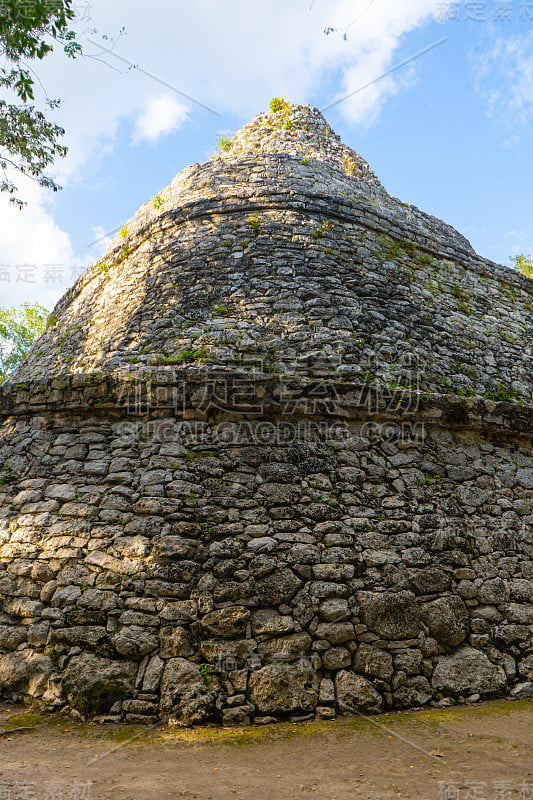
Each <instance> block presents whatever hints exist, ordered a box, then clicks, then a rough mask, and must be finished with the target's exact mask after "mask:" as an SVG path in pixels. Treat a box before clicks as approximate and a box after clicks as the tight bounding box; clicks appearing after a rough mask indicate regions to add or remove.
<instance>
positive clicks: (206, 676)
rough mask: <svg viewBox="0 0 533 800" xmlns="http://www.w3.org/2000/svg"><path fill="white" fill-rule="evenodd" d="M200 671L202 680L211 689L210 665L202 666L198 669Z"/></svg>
mask: <svg viewBox="0 0 533 800" xmlns="http://www.w3.org/2000/svg"><path fill="white" fill-rule="evenodd" d="M198 671H199V673H200V675H201V676H202V678H203V679H204V683H205V685H206V686H207V688H209V684H210V683H211V675H210V674H209V664H200V666H199V667H198Z"/></svg>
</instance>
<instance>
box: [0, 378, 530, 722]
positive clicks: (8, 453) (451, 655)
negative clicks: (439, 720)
mask: <svg viewBox="0 0 533 800" xmlns="http://www.w3.org/2000/svg"><path fill="white" fill-rule="evenodd" d="M227 381H228V376H227V375H226V376H224V377H223V378H222V377H221V376H220V374H219V375H218V376H217V375H216V374H213V375H210V376H209V375H206V374H200V372H199V373H198V374H197V376H196V378H195V377H194V376H193V374H192V373H191V371H188V372H187V373H186V375H185V376H184V377H182V378H181V379H180V380H179V381H178V380H176V375H175V374H174V373H172V374H171V373H168V374H166V375H165V373H164V371H162V372H161V374H160V375H159V380H155V379H154V380H153V381H152V383H150V382H149V381H147V380H142V381H139V383H135V382H134V381H133V382H130V383H128V382H127V381H126V382H125V383H124V381H122V382H120V381H117V380H111V379H110V378H107V379H106V378H98V377H93V378H87V377H85V378H82V377H81V376H79V377H76V376H75V377H73V378H72V377H71V378H67V379H65V380H64V381H63V382H61V381H60V380H57V382H56V385H51V386H49V387H45V386H44V385H41V386H38V385H35V384H33V385H30V384H25V385H22V384H19V386H18V389H15V388H11V389H10V388H7V389H4V391H3V393H2V394H1V408H2V413H3V422H2V424H1V426H0V600H1V603H2V605H1V610H0V654H1V655H0V696H1V697H2V698H3V699H20V698H22V697H27V698H32V699H35V700H36V701H38V702H39V703H44V704H48V705H50V706H52V707H59V706H61V705H63V704H68V705H70V706H71V707H73V708H75V709H78V710H79V711H81V712H82V713H86V714H99V715H103V716H105V717H109V718H112V719H116V720H118V719H125V720H126V721H129V722H135V721H139V720H142V721H147V722H149V721H153V720H155V719H156V718H160V717H163V718H166V717H168V716H170V717H173V718H176V719H178V720H179V721H180V722H182V723H184V724H196V723H202V722H206V721H216V722H223V723H225V724H240V723H246V722H248V721H252V720H255V721H264V720H265V719H266V718H270V717H272V718H276V719H283V718H287V717H290V718H300V717H306V716H308V715H311V714H318V715H319V716H321V717H331V716H333V715H335V714H336V713H346V712H347V713H349V712H354V711H357V712H365V713H366V712H378V711H381V710H384V709H388V708H396V709H403V708H410V707H415V706H421V705H425V704H429V703H436V704H438V705H442V704H448V703H452V702H462V701H464V700H466V699H468V698H472V697H492V696H501V695H505V694H507V693H508V692H509V691H510V690H511V689H512V687H514V686H516V685H517V684H518V685H520V684H522V683H524V682H526V681H527V680H528V679H529V678H530V677H532V675H533V635H532V634H533V558H532V554H533V534H532V522H533V454H532V452H531V441H530V430H531V412H530V410H527V409H525V408H523V409H522V411H521V412H520V410H519V409H517V408H516V407H513V406H511V405H510V404H507V403H499V404H496V403H494V402H489V401H483V400H480V399H473V398H472V399H470V398H442V397H440V398H439V397H437V396H434V397H429V396H420V395H417V396H416V398H415V399H416V402H413V396H412V395H410V396H409V399H410V403H411V404H410V405H409V404H406V402H405V401H406V397H405V393H402V392H396V394H395V393H394V392H392V393H390V395H389V396H388V398H386V397H385V395H384V394H383V393H380V394H379V396H377V397H374V396H373V393H372V387H371V386H370V387H368V392H367V393H365V394H364V395H361V394H357V393H356V392H354V388H353V386H351V387H350V386H347V385H346V384H345V383H343V382H339V383H338V385H337V386H336V390H335V391H334V389H335V387H334V386H333V384H332V385H330V386H329V387H328V392H329V394H328V395H327V396H326V395H325V394H324V392H323V391H322V394H320V395H319V389H320V387H322V390H323V384H320V383H318V382H317V383H316V385H313V384H312V383H310V382H309V381H308V382H307V383H305V384H302V385H299V386H297V387H296V386H295V385H294V383H293V385H292V389H293V394H292V399H293V401H294V397H295V396H298V397H299V402H298V404H297V410H295V407H294V406H292V407H291V408H290V409H287V407H284V406H283V404H282V403H281V400H280V397H283V396H284V394H283V392H282V391H281V389H282V388H283V389H284V391H286V386H283V380H282V377H281V376H272V375H263V376H256V377H255V378H254V379H253V380H252V381H250V380H249V379H248V383H247V384H246V391H245V392H244V388H243V379H242V376H236V377H235V384H236V386H237V387H238V388H239V391H240V392H241V395H240V397H241V402H240V404H239V402H238V401H237V396H236V395H235V394H233V395H232V396H231V398H229V399H228V396H227V395H226V397H225V403H226V406H225V407H224V408H221V400H220V395H221V386H220V385H217V382H218V383H220V382H223V383H224V384H225V385H226V387H227ZM206 387H209V388H206ZM297 389H298V390H299V395H298V392H297V391H296V390H297ZM243 392H244V394H243ZM243 396H244V397H245V398H246V404H247V407H246V408H245V407H244V406H243V400H242V397H243ZM318 396H320V402H319V404H318V406H317V399H316V398H317V397H318ZM177 398H179V403H178V402H177ZM394 398H396V400H397V401H398V402H392V401H393V400H394ZM304 400H305V402H303V401H304ZM252 401H253V402H252ZM333 401H334V402H333ZM332 402H333V405H331V408H330V407H329V405H328V403H332ZM257 404H260V406H261V407H260V409H258V408H257ZM178 405H179V409H178ZM231 406H233V407H232V408H231ZM402 406H403V410H402ZM289 410H290V413H289Z"/></svg>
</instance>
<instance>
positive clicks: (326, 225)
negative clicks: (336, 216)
mask: <svg viewBox="0 0 533 800" xmlns="http://www.w3.org/2000/svg"><path fill="white" fill-rule="evenodd" d="M336 227H337V223H336V222H332V221H331V220H328V219H324V220H322V223H321V224H320V225H319V227H318V228H315V229H314V231H313V232H312V234H311V235H312V237H313V239H319V238H320V237H321V236H325V235H326V233H330V232H331V231H334V230H335V228H336Z"/></svg>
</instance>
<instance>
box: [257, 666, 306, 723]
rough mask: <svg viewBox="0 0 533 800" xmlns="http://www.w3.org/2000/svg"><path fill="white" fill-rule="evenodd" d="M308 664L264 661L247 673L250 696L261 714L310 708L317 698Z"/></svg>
mask: <svg viewBox="0 0 533 800" xmlns="http://www.w3.org/2000/svg"><path fill="white" fill-rule="evenodd" d="M315 681H316V678H315V676H314V673H313V670H312V669H311V667H310V666H308V665H302V664H297V665H294V666H293V665H289V664H287V665H285V664H268V665H267V666H266V667H263V668H262V669H260V670H257V672H253V673H252V674H251V675H250V681H249V686H250V699H251V701H252V702H253V703H255V704H256V706H257V710H258V711H259V713H261V714H280V713H285V712H287V711H312V710H313V709H314V708H315V706H316V704H317V700H318V692H317V688H316V685H315Z"/></svg>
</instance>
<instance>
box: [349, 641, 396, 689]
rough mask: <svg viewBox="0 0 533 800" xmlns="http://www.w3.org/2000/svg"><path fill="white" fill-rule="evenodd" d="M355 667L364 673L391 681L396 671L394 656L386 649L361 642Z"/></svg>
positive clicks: (356, 655)
mask: <svg viewBox="0 0 533 800" xmlns="http://www.w3.org/2000/svg"><path fill="white" fill-rule="evenodd" d="M353 666H354V669H355V670H356V671H357V672H360V673H361V674H363V675H367V676H372V677H374V678H381V679H382V680H385V681H389V680H390V679H391V678H392V675H393V673H394V667H393V662H392V656H391V654H390V653H388V652H387V651H386V650H381V649H380V648H378V647H372V646H371V645H367V644H360V645H359V647H358V648H357V653H356V654H355V658H354V664H353Z"/></svg>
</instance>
